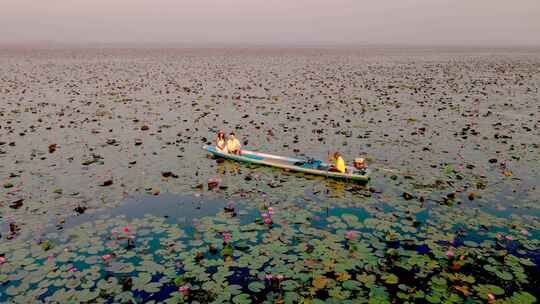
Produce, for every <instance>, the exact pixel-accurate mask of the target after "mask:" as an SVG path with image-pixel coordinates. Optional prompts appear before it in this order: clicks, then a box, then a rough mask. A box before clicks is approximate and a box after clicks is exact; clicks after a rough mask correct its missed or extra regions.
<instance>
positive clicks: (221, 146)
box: [215, 130, 227, 153]
mask: <svg viewBox="0 0 540 304" xmlns="http://www.w3.org/2000/svg"><path fill="white" fill-rule="evenodd" d="M215 141H216V149H217V150H218V151H219V152H223V153H227V143H226V142H225V132H223V131H222V130H220V131H219V132H218V134H217V136H216V140H215Z"/></svg>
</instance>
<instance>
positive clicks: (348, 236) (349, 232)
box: [345, 230, 356, 240]
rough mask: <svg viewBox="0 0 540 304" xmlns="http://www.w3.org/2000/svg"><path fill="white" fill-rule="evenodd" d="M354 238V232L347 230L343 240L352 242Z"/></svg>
mask: <svg viewBox="0 0 540 304" xmlns="http://www.w3.org/2000/svg"><path fill="white" fill-rule="evenodd" d="M355 237H356V231H352V230H349V231H347V232H345V238H346V239H348V240H352V239H354V238H355Z"/></svg>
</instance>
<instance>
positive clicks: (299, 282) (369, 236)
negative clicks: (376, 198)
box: [0, 202, 540, 303]
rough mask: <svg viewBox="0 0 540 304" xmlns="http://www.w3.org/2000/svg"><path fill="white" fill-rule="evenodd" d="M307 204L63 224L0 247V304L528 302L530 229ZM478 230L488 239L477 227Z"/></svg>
mask: <svg viewBox="0 0 540 304" xmlns="http://www.w3.org/2000/svg"><path fill="white" fill-rule="evenodd" d="M305 207H307V208H302V207H300V206H298V205H297V204H295V203H288V202H282V203H280V204H278V205H274V206H273V207H270V208H271V209H270V210H271V215H269V214H268V210H267V209H265V210H263V211H262V212H261V211H259V210H258V209H253V208H250V207H246V208H247V209H246V210H245V212H243V214H244V215H243V216H237V215H235V214H234V213H232V212H230V210H226V209H224V210H223V211H221V212H219V213H218V214H217V215H216V216H206V217H202V218H200V219H199V220H198V221H197V224H196V225H195V227H194V229H192V228H184V229H183V228H180V227H179V226H177V225H176V224H173V223H168V222H167V221H166V219H165V218H163V217H156V216H152V215H147V216H144V217H142V218H133V219H127V218H125V217H115V218H111V219H106V220H96V221H94V222H89V223H84V224H81V225H80V226H76V227H73V228H69V229H66V230H65V231H64V232H63V233H62V234H61V235H59V236H58V237H57V238H56V239H55V240H54V241H52V240H47V241H42V242H41V244H37V243H36V244H28V242H22V241H13V242H10V243H3V244H2V245H1V246H0V255H1V256H2V265H1V266H0V276H1V279H2V282H3V284H2V289H1V290H2V295H3V296H2V298H0V300H4V301H5V300H7V299H8V297H9V299H11V300H13V301H15V302H35V301H45V302H52V301H58V302H69V301H75V302H92V301H113V302H115V303H129V302H130V301H150V300H155V301H163V302H166V303H179V302H180V303H182V302H186V303H187V302H193V301H199V302H201V303H211V302H213V303H220V302H227V301H232V302H233V303H260V302H268V303H275V302H284V303H304V302H306V301H308V302H314V303H317V302H318V301H319V302H320V301H330V302H336V303H338V302H339V303H344V302H351V303H353V302H354V303H357V302H359V301H360V302H368V301H370V302H376V303H391V302H392V301H396V300H399V301H403V302H406V301H409V302H415V301H424V302H428V303H442V302H445V303H447V302H448V301H449V300H450V301H453V302H455V303H458V302H464V301H471V300H472V301H483V300H486V299H491V298H493V300H490V301H498V303H534V302H535V301H536V298H535V291H534V290H535V288H536V286H537V285H536V284H538V283H539V282H538V277H537V276H536V275H535V274H536V273H537V271H538V270H539V267H538V265H537V263H538V260H539V257H538V250H539V249H540V242H539V241H538V239H532V238H530V234H531V233H532V234H534V235H538V233H539V232H540V231H539V229H538V228H539V227H537V226H532V225H530V224H523V225H519V226H518V225H516V226H515V227H513V228H512V229H509V228H508V225H505V227H506V228H503V227H502V226H501V227H498V228H496V226H495V225H496V223H497V221H496V219H495V218H491V217H490V216H489V215H488V214H485V213H483V212H479V211H476V212H463V213H462V214H461V215H457V216H458V217H459V216H460V217H461V218H460V220H459V222H456V221H455V218H456V217H454V220H451V219H449V220H448V222H449V223H450V222H452V223H454V224H456V223H469V227H470V228H469V230H468V231H467V234H466V235H460V234H459V233H458V232H456V230H455V227H454V225H450V224H449V225H444V221H442V220H441V221H437V220H434V221H433V222H434V223H435V222H440V223H443V225H432V224H430V223H429V222H426V223H424V224H422V225H420V226H417V227H416V228H414V230H411V229H410V227H411V226H414V224H413V222H412V221H410V220H406V218H405V219H404V220H399V218H401V217H402V216H405V215H406V214H407V213H410V211H411V210H407V211H403V212H401V211H395V212H393V213H392V214H390V215H388V214H385V213H384V212H380V211H377V210H376V209H373V210H369V211H361V212H358V211H357V209H347V208H346V209H335V210H334V211H333V213H332V214H325V213H324V212H321V211H320V210H319V209H320V208H318V207H317V206H316V205H309V204H308V205H307V206H305ZM350 212H353V213H350ZM259 214H265V215H264V216H263V218H268V217H269V216H271V218H272V225H268V224H267V223H265V221H264V220H261V219H260V218H259ZM437 216H440V214H438V213H436V212H435V213H433V215H431V214H430V216H429V218H430V219H434V218H435V219H436V218H437ZM313 219H315V220H313ZM391 219H393V220H391ZM487 221H489V222H491V223H492V224H488V222H487ZM486 224H488V225H489V227H491V229H492V230H493V231H494V232H487V233H486V232H485V231H484V232H482V231H483V230H485V229H483V228H482V226H483V225H486ZM512 226H513V224H512ZM491 229H490V230H491ZM495 231H498V232H495ZM524 231H527V232H526V233H524ZM53 242H54V246H53ZM534 252H536V254H534ZM516 301H518V302H516Z"/></svg>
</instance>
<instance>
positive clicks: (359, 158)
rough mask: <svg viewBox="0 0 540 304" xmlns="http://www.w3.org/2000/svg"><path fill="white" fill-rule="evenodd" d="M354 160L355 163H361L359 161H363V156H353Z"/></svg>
mask: <svg viewBox="0 0 540 304" xmlns="http://www.w3.org/2000/svg"><path fill="white" fill-rule="evenodd" d="M354 162H355V163H360V164H361V163H363V162H364V158H363V157H358V158H355V159H354Z"/></svg>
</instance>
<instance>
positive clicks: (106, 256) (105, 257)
mask: <svg viewBox="0 0 540 304" xmlns="http://www.w3.org/2000/svg"><path fill="white" fill-rule="evenodd" d="M111 258H112V255H110V254H105V255H102V256H101V259H102V260H104V261H105V262H106V261H108V260H110V259H111Z"/></svg>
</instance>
